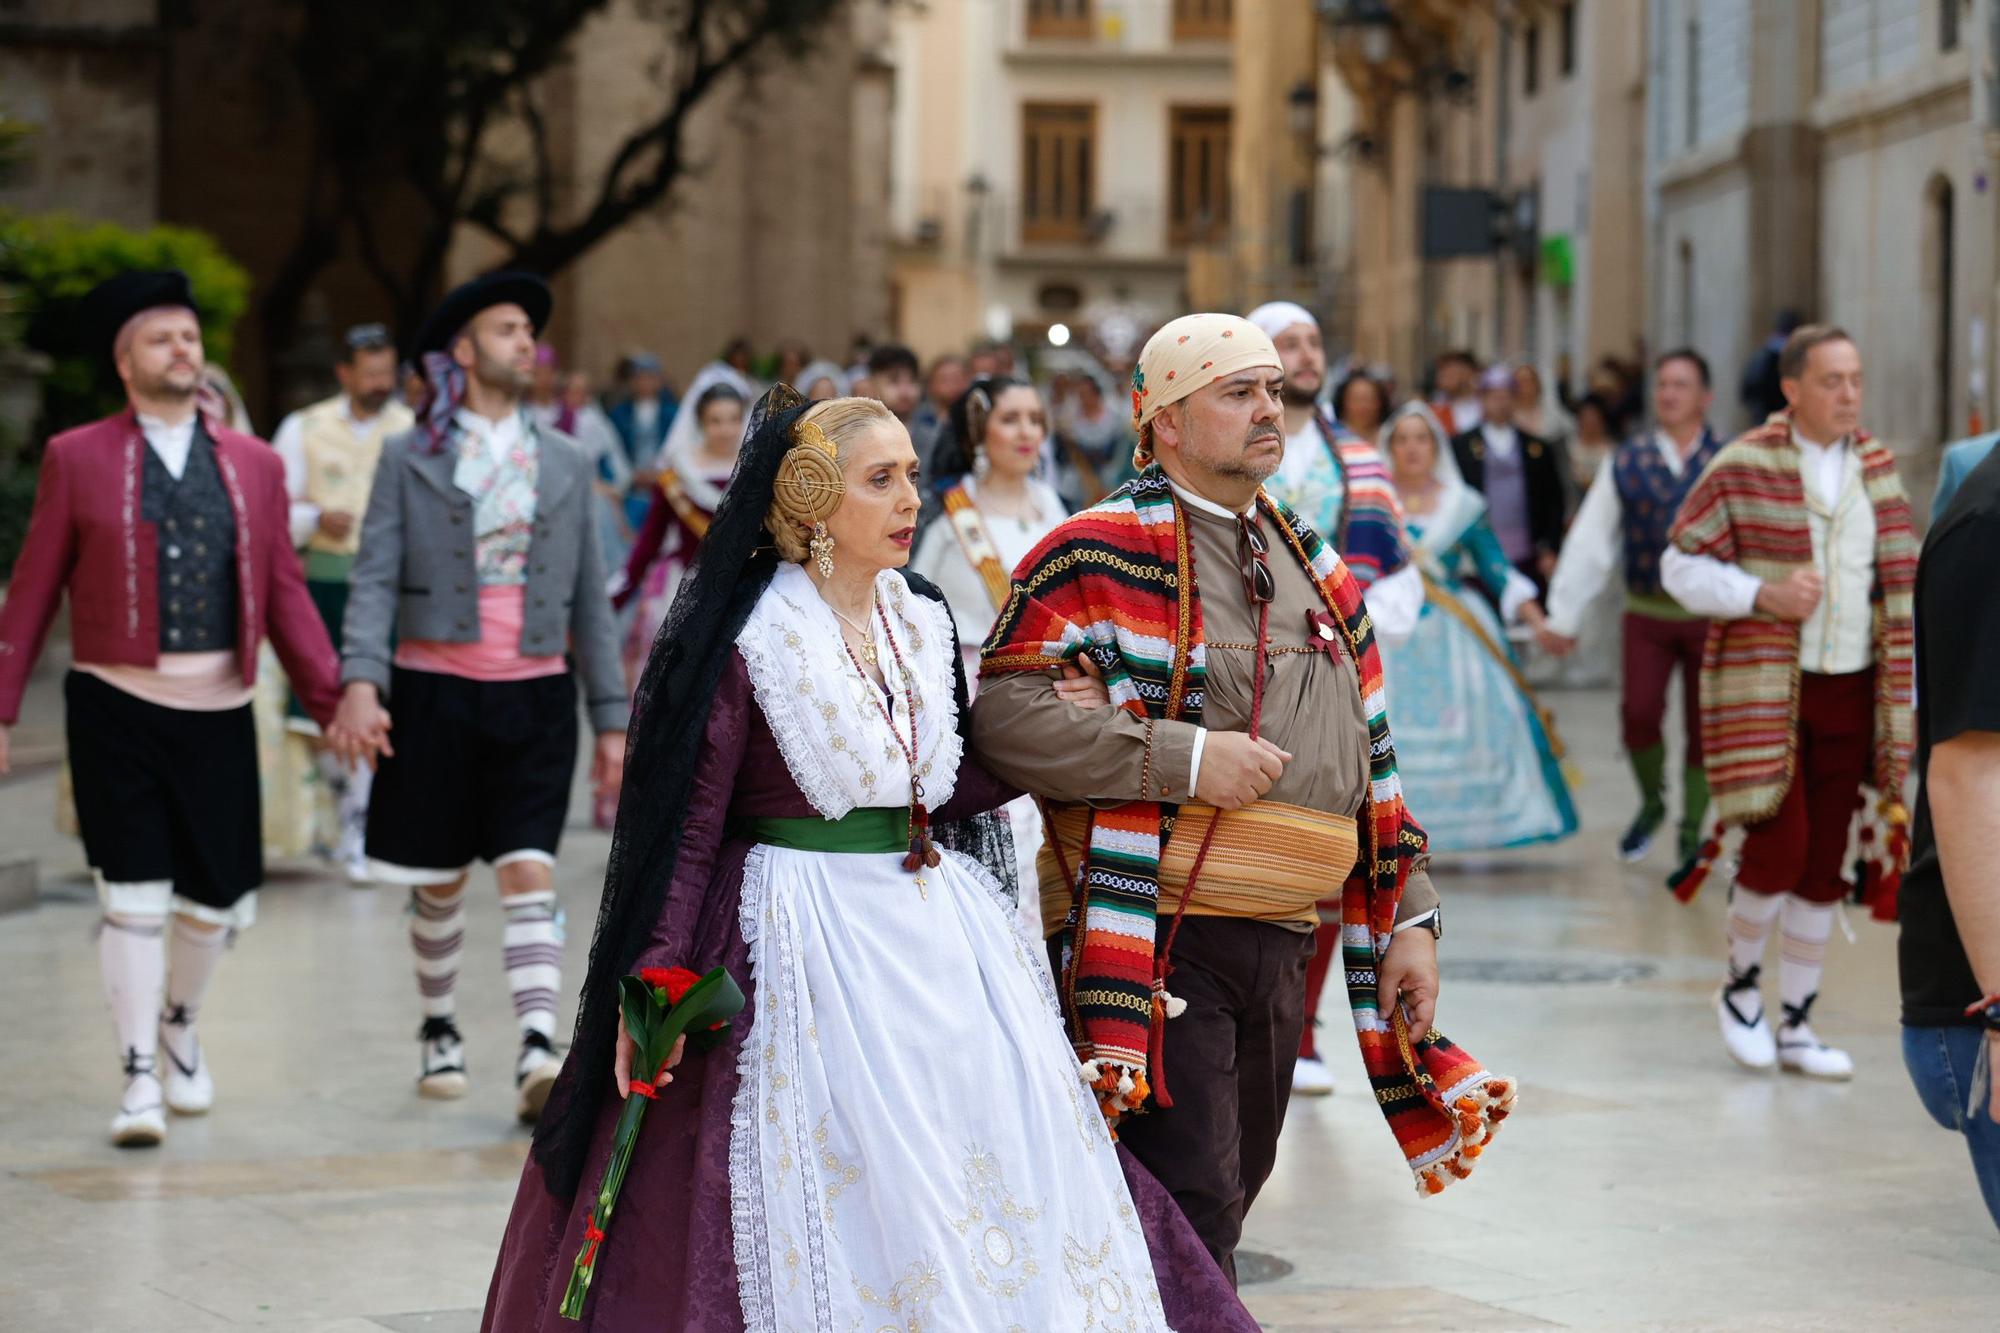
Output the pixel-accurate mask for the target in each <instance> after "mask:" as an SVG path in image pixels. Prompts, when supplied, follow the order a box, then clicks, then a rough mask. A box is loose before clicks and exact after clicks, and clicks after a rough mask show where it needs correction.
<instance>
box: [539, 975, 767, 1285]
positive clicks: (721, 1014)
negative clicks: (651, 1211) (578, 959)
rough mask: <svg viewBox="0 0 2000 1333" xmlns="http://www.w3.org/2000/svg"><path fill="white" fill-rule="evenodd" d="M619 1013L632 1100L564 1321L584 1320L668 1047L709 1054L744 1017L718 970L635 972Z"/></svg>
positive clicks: (736, 990)
mask: <svg viewBox="0 0 2000 1333" xmlns="http://www.w3.org/2000/svg"><path fill="white" fill-rule="evenodd" d="M618 1001H619V1007H620V1008H621V1009H622V1010H623V1011H624V1017H625V1031H626V1033H627V1034H629V1035H630V1036H631V1038H632V1044H633V1045H634V1046H635V1047H636V1048H637V1049H636V1050H635V1051H634V1053H633V1057H632V1081H631V1089H632V1090H631V1095H630V1096H628V1097H626V1099H625V1109H624V1110H623V1111H621V1112H619V1115H618V1128H617V1130H616V1132H615V1133H613V1134H612V1136H611V1160H610V1162H608V1163H607V1164H606V1165H605V1168H604V1182H603V1183H602V1184H600V1185H599V1186H598V1187H597V1200H596V1202H595V1203H593V1204H592V1205H591V1208H590V1216H589V1218H588V1219H586V1220H585V1222H584V1225H583V1249H582V1250H581V1251H579V1252H578V1254H577V1256H576V1265H575V1267H573V1268H572V1269H571V1270H570V1275H569V1286H568V1288H567V1289H565V1290H564V1292H563V1299H562V1308H561V1313H562V1317H563V1318H565V1319H581V1318H583V1302H584V1298H585V1297H586V1296H588V1295H589V1294H590V1280H591V1278H592V1277H593V1276H595V1274H596V1272H597V1249H598V1246H599V1245H601V1244H603V1242H604V1231H605V1228H606V1227H608V1226H610V1225H611V1210H612V1208H614V1207H615V1206H616V1205H617V1203H618V1190H619V1187H620V1186H622V1185H623V1184H624V1183H625V1171H626V1168H628V1167H630V1166H631V1165H632V1145H633V1144H634V1143H636V1142H638V1139H639V1122H640V1121H642V1120H644V1119H645V1118H646V1107H647V1106H648V1105H649V1104H651V1102H652V1100H653V1099H654V1098H655V1097H657V1096H658V1095H659V1090H658V1089H657V1088H655V1087H654V1084H656V1083H657V1082H659V1078H660V1074H661V1072H662V1071H663V1070H664V1069H665V1067H666V1063H667V1057H668V1056H670V1055H672V1054H673V1050H674V1043H675V1042H677V1041H679V1040H680V1039H681V1038H682V1037H683V1036H686V1037H687V1039H688V1040H689V1042H691V1043H692V1044H693V1045H694V1047H695V1049H696V1050H701V1051H707V1050H713V1049H714V1048H715V1047H717V1046H719V1045H721V1044H722V1043H723V1042H724V1041H725V1040H727V1038H728V1036H729V1020H730V1019H732V1018H734V1017H735V1016H736V1015H737V1014H739V1013H741V1012H743V1004H744V1000H743V988H742V987H740V986H738V985H737V984H736V979H735V978H734V977H732V976H730V975H729V973H728V972H726V971H724V970H723V969H722V968H719V967H718V968H715V969H714V970H713V971H711V972H708V973H707V974H705V975H704V974H702V973H698V972H690V971H689V970H688V969H686V968H684V967H648V968H641V969H640V971H639V974H638V975H637V976H630V977H621V978H619V982H618Z"/></svg>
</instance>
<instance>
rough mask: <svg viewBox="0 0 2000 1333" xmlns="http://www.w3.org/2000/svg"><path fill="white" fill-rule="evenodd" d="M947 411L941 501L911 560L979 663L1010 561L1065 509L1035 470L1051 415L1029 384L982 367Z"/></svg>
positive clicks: (940, 456) (1002, 599)
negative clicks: (982, 372) (946, 608)
mask: <svg viewBox="0 0 2000 1333" xmlns="http://www.w3.org/2000/svg"><path fill="white" fill-rule="evenodd" d="M949 420H950V425H949V429H947V430H946V432H945V434H944V437H943V438H942V439H941V440H939V442H938V452H937V455H936V462H935V469H936V475H937V477H938V479H939V480H938V489H939V491H940V493H941V496H942V500H943V509H942V511H941V512H940V513H939V515H938V519H937V521H936V522H934V523H932V524H931V525H930V526H929V527H928V528H926V529H924V532H923V535H922V536H921V537H920V538H919V539H918V541H917V550H916V554H915V555H914V556H912V557H911V559H910V568H911V569H913V570H915V571H916V572H917V573H919V574H921V575H923V576H924V577H925V578H927V579H929V580H930V581H931V582H932V583H935V584H937V586H938V588H939V590H940V591H942V592H943V593H944V599H945V603H946V605H948V606H950V607H951V616H952V619H953V620H954V621H955V622H956V623H957V625H958V641H959V643H960V644H961V645H962V646H963V649H964V652H965V660H966V665H967V667H968V668H970V669H972V670H974V671H975V672H976V670H977V668H978V663H979V648H980V645H981V644H983V643H985V642H986V635H987V632H988V631H989V630H991V629H992V628H993V621H994V619H995V618H996V617H997V616H998V615H999V614H1000V608H1001V607H1003V606H1005V605H1006V603H1007V593H1008V587H1009V580H1010V579H1012V577H1013V574H1014V566H1015V565H1017V564H1019V563H1020V561H1021V557H1022V556H1024V555H1026V554H1027V553H1028V552H1029V551H1031V550H1033V549H1034V547H1035V543H1037V542H1039V541H1040V540H1041V539H1042V538H1043V537H1045V536H1047V535H1048V534H1049V533H1050V532H1051V531H1052V530H1054V528H1055V526H1056V524H1058V523H1060V522H1062V521H1063V520H1064V519H1065V518H1068V517H1069V510H1068V509H1067V508H1066V507H1065V506H1064V505H1063V502H1062V499H1061V497H1060V496H1058V495H1057V494H1056V492H1055V489H1054V488H1053V487H1051V486H1049V485H1048V484H1047V483H1045V482H1043V481H1040V480H1038V479H1037V478H1036V476H1035V472H1036V470H1037V468H1038V467H1039V465H1040V463H1041V458H1042V441H1043V440H1045V439H1047V438H1048V415H1047V413H1045V412H1044V411H1043V410H1042V396H1041V394H1040V393H1038V392H1036V390H1035V386H1034V385H1032V384H1029V383H1027V382H1026V381H1024V380H1017V379H1012V378H1009V377H1007V376H1005V375H984V376H981V377H980V378H979V379H977V380H974V381H973V383H972V387H971V388H969V389H967V390H966V391H965V392H964V393H963V394H960V395H959V399H958V401H957V402H956V403H953V404H952V406H951V413H950V418H949Z"/></svg>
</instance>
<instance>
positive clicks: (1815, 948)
mask: <svg viewBox="0 0 2000 1333" xmlns="http://www.w3.org/2000/svg"><path fill="white" fill-rule="evenodd" d="M1833 912H1834V906H1833V904H1832V903H1809V902H1807V901H1806V900H1805V899H1803V898H1801V897H1799V896H1798V895H1796V894H1789V893H1788V894H1786V895H1785V920H1784V925H1783V927H1782V931H1783V933H1782V935H1781V937H1780V939H1779V944H1778V948H1779V955H1778V999H1779V1000H1780V1001H1781V1002H1782V1003H1783V1004H1784V1006H1785V1009H1786V1010H1787V1011H1788V1012H1797V1013H1799V1014H1801V1015H1803V1014H1804V1013H1806V1012H1807V1011H1809V1010H1810V1009H1811V1008H1812V1002H1813V997H1814V996H1816V995H1818V994H1819V977H1820V973H1821V971H1823V970H1824V968H1825V966H1826V941H1827V937H1828V936H1829V935H1831V934H1833Z"/></svg>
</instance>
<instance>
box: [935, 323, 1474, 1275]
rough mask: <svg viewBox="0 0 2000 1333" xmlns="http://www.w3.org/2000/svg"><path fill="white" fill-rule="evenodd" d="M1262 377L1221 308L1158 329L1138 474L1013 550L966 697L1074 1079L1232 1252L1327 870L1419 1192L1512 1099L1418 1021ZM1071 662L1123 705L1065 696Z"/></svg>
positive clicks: (1283, 1071)
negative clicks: (1018, 817) (1043, 809)
mask: <svg viewBox="0 0 2000 1333" xmlns="http://www.w3.org/2000/svg"><path fill="white" fill-rule="evenodd" d="M1282 383H1283V367H1282V363H1281V362H1280V360H1279V357H1278V353H1277V350H1276V349H1275V348H1274V347H1273V346H1272V345H1271V340H1270V339H1269V338H1268V337H1266V336H1265V334H1264V333H1263V331H1262V330H1261V329H1259V328H1258V327H1257V326H1256V325H1255V324H1252V323H1250V322H1249V321H1247V320H1243V319H1239V318H1237V317H1236V316H1234V315H1225V314H1199V315H1187V316H1183V317H1182V318H1180V319H1177V320H1174V321H1173V322H1172V323H1170V324H1168V325H1166V326H1165V327H1164V328H1162V329H1161V330H1160V331H1159V332H1158V333H1156V334H1154V335H1153V338H1152V340H1151V341H1150V342H1148V343H1147V344H1146V347H1145V350H1144V352H1143V353H1142V354H1141V356H1140V359H1139V364H1138V367H1137V369H1136V370H1135V372H1134V374H1133V396H1132V401H1133V424H1134V426H1135V427H1136V429H1137V431H1138V438H1139V443H1138V448H1137V451H1136V456H1135V462H1137V463H1138V464H1139V465H1140V466H1141V467H1142V468H1143V469H1144V470H1143V471H1142V472H1141V473H1140V475H1139V477H1138V478H1137V479H1136V480H1134V481H1133V482H1131V483H1130V484H1129V485H1127V486H1126V487H1125V488H1123V489H1122V490H1120V491H1119V492H1117V493H1116V494H1114V495H1112V496H1110V497H1108V498H1107V499H1105V500H1104V501H1102V502H1100V503H1099V504H1097V505H1096V506H1094V507H1092V508H1090V509H1087V510H1085V511H1084V512H1083V513H1081V514H1078V515H1076V516H1074V517H1072V518H1070V519H1068V520H1067V521H1065V522H1064V523H1063V524H1061V525H1060V526H1059V527H1057V528H1056V529H1055V531H1054V532H1052V533H1051V534H1050V535H1049V536H1048V537H1047V538H1046V539H1044V541H1043V542H1042V543H1041V544H1040V545H1039V546H1037V547H1036V548H1035V550H1033V551H1032V552H1030V553H1029V555H1028V556H1027V558H1026V559H1025V560H1023V561H1022V563H1021V565H1020V567H1019V568H1018V569H1017V570H1016V571H1015V577H1014V580H1013V590H1012V594H1011V596H1010V597H1009V599H1008V602H1007V605H1006V607H1005V609H1004V610H1003V611H1002V613H1001V618H1000V621H999V623H998V624H997V625H996V626H995V628H994V631H993V635H992V637H991V638H990V639H989V640H988V642H987V645H986V650H985V654H984V658H983V662H982V665H981V670H980V675H981V679H982V682H983V684H982V687H981V690H980V693H979V697H978V702H977V705H976V706H975V709H974V714H973V736H974V741H975V744H976V745H977V747H978V749H979V751H980V754H981V756H982V758H983V759H984V761H985V762H986V763H987V765H988V766H989V767H990V768H991V769H992V770H993V771H994V772H995V773H997V774H999V775H1000V776H1002V777H1003V778H1005V779H1006V780H1008V781H1010V782H1013V783H1016V784H1018V785H1020V786H1023V787H1025V788H1026V789H1028V790H1029V791H1031V792H1034V793H1036V794H1037V795H1039V796H1041V797H1043V798H1045V800H1046V801H1048V802H1049V807H1048V808H1049V813H1050V826H1049V833H1050V837H1049V842H1048V844H1047V845H1046V846H1045V848H1044V851H1043V853H1042V856H1041V858H1040V861H1039V869H1040V878H1041V895H1042V905H1043V915H1042V921H1043V926H1044V928H1045V930H1046V932H1047V933H1048V935H1050V936H1051V937H1052V955H1053V959H1052V961H1054V962H1055V963H1056V964H1057V965H1058V968H1059V971H1060V975H1061V977H1062V986H1061V990H1062V995H1063V1004H1064V1009H1065V1018H1066V1020H1067V1022H1068V1024H1069V1027H1070V1035H1071V1040H1072V1042H1073V1043H1074V1045H1075V1048H1076V1051H1077V1055H1078V1058H1079V1059H1080V1060H1081V1061H1082V1064H1083V1072H1084V1076H1085V1077H1086V1078H1088V1079H1090V1080H1091V1082H1092V1085H1093V1087H1094V1088H1095V1089H1096V1091H1097V1094H1098V1098H1099V1102H1100V1105H1101V1106H1102V1107H1103V1109H1104V1112H1105V1114H1106V1115H1107V1117H1109V1118H1110V1119H1111V1120H1112V1121H1113V1123H1114V1124H1116V1125H1117V1126H1118V1128H1119V1131H1120V1134H1121V1136H1122V1138H1123V1141H1124V1143H1125V1144H1126V1146H1127V1147H1128V1148H1130V1149H1131V1151H1132V1152H1133V1153H1134V1154H1136V1155H1137V1156H1138V1158H1139V1159H1140V1160H1141V1161H1142V1162H1143V1163H1145V1165H1146V1167H1147V1168H1148V1169H1149V1170H1151V1171H1152V1172H1153V1173H1154V1174H1155V1175H1157V1176H1158V1177H1159V1179H1160V1181H1161V1183H1163V1184H1165V1185H1166V1186H1167V1188H1168V1189H1169V1190H1170V1191H1172V1193H1173V1194H1174V1197H1175V1198H1176V1200H1177V1201H1178V1202H1179V1203H1180V1206H1181V1208H1182V1210H1183V1211H1184V1212H1185V1213H1186V1214H1187V1217H1188V1220H1189V1221H1190V1222H1191V1223H1192V1224H1193V1226H1194V1228H1195V1230H1196V1232H1197V1233H1199V1234H1200V1236H1201V1237H1202V1239H1203V1241H1204V1243H1205V1244H1206V1245H1207V1246H1208V1248H1209V1250H1210V1251H1211V1252H1212V1253H1213V1254H1214V1255H1215V1257H1216V1259H1217V1260H1218V1262H1220V1263H1222V1264H1223V1266H1224V1268H1225V1269H1226V1270H1228V1271H1231V1272H1233V1271H1234V1258H1233V1256H1234V1252H1235V1249H1236V1244H1237V1240H1238V1238H1239V1236H1240V1235H1241V1234H1242V1227H1243V1217H1244V1214H1245V1212H1246V1211H1247V1210H1248V1208H1249V1206H1250V1205H1251V1203H1252V1202H1254V1200H1255V1199H1256V1197H1257V1192H1258V1190H1259V1189H1260V1188H1261V1187H1262V1185H1263V1183H1264V1180H1265V1178H1266V1177H1267V1176H1268V1175H1269V1174H1270V1171H1271V1166H1272V1163H1273V1161H1274V1158H1275V1152H1276V1147H1277V1139H1278V1132H1279V1129H1280V1128H1281V1127H1282V1125H1283V1124H1284V1117H1285V1108H1286V1104H1287V1101H1288V1099H1289V1097H1290V1093H1291V1085H1292V1066H1293V1062H1294V1060H1295V1058H1296V1055H1297V1051H1298V1046H1299V1036H1300V1030H1301V1027H1302V1024H1303V1022H1304V1018H1305V977H1306V968H1307V965H1308V964H1309V962H1310V961H1311V958H1312V954H1313V948H1314V944H1313V936H1314V930H1315V928H1316V927H1317V926H1318V924H1319V919H1320V913H1319V906H1318V904H1319V900H1320V899H1321V898H1322V897H1324V896H1325V895H1326V893H1327V891H1328V888H1329V884H1332V885H1340V884H1342V883H1343V881H1344V882H1345V889H1344V891H1343V906H1344V919H1345V922H1346V927H1347V932H1346V933H1347V939H1346V944H1347V962H1346V970H1347V976H1348V978H1349V987H1350V1000H1351V1002H1352V1003H1353V1006H1354V1012H1355V1024H1356V1031H1357V1033H1358V1035H1359V1038H1360V1042H1361V1045H1362V1049H1363V1058H1364V1061H1365V1063H1366V1064H1367V1066H1368V1069H1369V1075H1370V1081H1371V1084H1372V1086H1373V1088H1374V1091H1375V1094H1376V1097H1377V1099H1378V1100H1379V1101H1380V1103H1381V1105H1382V1107H1383V1109H1384V1112H1385V1113H1386V1114H1387V1115H1388V1116H1389V1117H1390V1120H1391V1124H1392V1127H1393V1128H1394V1130H1395V1132H1396V1134H1397V1136H1398V1138H1399V1139H1400V1140H1401V1142H1402V1146H1403V1148H1404V1151H1405V1154H1406V1156H1407V1158H1408V1160H1409V1162H1410V1164H1411V1166H1412V1169H1413V1170H1414V1171H1415V1172H1416V1173H1417V1177H1418V1184H1419V1188H1420V1189H1421V1190H1423V1191H1425V1192H1435V1191H1436V1190H1439V1189H1442V1188H1443V1187H1444V1185H1445V1184H1446V1183H1448V1182H1449V1181H1450V1180H1451V1179H1454V1178H1458V1177H1460V1176H1462V1175H1464V1174H1465V1172H1466V1170H1468V1169H1469V1166H1470V1159H1471V1158H1472V1157H1475V1156H1477V1155H1478V1147H1479V1145H1481V1144H1483V1143H1484V1142H1485V1140H1486V1139H1487V1138H1488V1137H1490V1134H1491V1131H1492V1126H1493V1124H1494V1122H1495V1121H1496V1120H1497V1119H1499V1118H1501V1117H1504V1115H1505V1114H1506V1111H1507V1109H1508V1107H1509V1106H1510V1105H1511V1103H1512V1098H1513V1086H1512V1083H1511V1081H1509V1080H1507V1079H1503V1078H1495V1077H1493V1076H1490V1075H1488V1074H1486V1073H1485V1072H1484V1071H1483V1070H1481V1069H1479V1067H1478V1066H1477V1065H1476V1064H1475V1063H1474V1062H1473V1061H1472V1060H1471V1059H1470V1058H1469V1057H1467V1056H1466V1055H1465V1053H1464V1052H1462V1051H1459V1050H1457V1049H1456V1048H1453V1047H1451V1046H1450V1045H1449V1043H1447V1042H1444V1041H1443V1040H1442V1039H1441V1038H1438V1037H1437V1034H1436V1033H1435V1032H1433V1031H1432V1029H1431V1016H1432V1012H1433V1010H1434V1008H1435V1005H1436V1001H1437V947H1436V929H1437V923H1438V912H1437V895H1436V893H1435V891H1434V890H1433V889H1432V887H1431V883H1430V878H1429V875H1428V873H1427V870H1426V865H1427V861H1428V855H1427V850H1426V847H1425V841H1424V835H1423V831H1422V829H1421V828H1420V827H1418V825H1417V823H1416V821H1415V820H1413V819H1410V818H1409V817H1408V816H1407V815H1406V813H1405V811H1404V809H1403V804H1402V797H1401V786H1400V784H1399V782H1398V781H1397V778H1396V773H1395V752H1394V746H1393V744H1392V742H1391V740H1390V736H1389V731H1388V724H1387V719H1386V716H1385V701H1384V691H1383V687H1382V678H1381V665H1380V658H1379V656H1378V654H1377V651H1376V647H1375V638H1374V632H1373V629H1372V627H1371V622H1370V620H1369V618H1368V611H1367V608H1366V607H1365V606H1364V605H1363V604H1362V600H1361V592H1360V587H1359V583H1358V581H1357V580H1356V579H1355V578H1354V577H1353V575H1352V574H1350V573H1349V572H1348V569H1347V567H1346V566H1345V565H1344V564H1342V563H1341V561H1340V558H1339V556H1338V555H1337V554H1336V553H1335V552H1334V551H1332V550H1331V549H1329V548H1328V547H1327V546H1326V545H1325V543H1324V542H1323V541H1322V540H1321V539H1320V536H1319V534H1318V533H1316V532H1315V531H1314V530H1313V529H1312V527H1311V525H1310V524H1308V523H1306V522H1305V521H1304V520H1302V519H1300V518H1299V517H1297V516H1296V515H1295V514H1293V513H1292V511H1290V510H1289V509H1287V508H1286V507H1285V506H1284V505H1283V504H1282V503H1280V502H1278V501H1277V500H1275V499H1273V498H1272V497H1271V496H1270V495H1269V494H1268V493H1266V492H1265V491H1264V490H1263V487H1262V483H1263V482H1264V480H1265V479H1266V478H1268V477H1270V476H1271V475H1272V474H1273V473H1274V472H1275V471H1276V470H1277V468H1278V465H1279V462H1280V460H1281V458H1282V456H1283V452H1284V431H1283V425H1282V422H1283V401H1282V398H1281V388H1282ZM1079 659H1082V660H1084V661H1086V662H1087V663H1088V664H1089V666H1088V669H1089V670H1090V671H1091V672H1092V674H1096V675H1100V676H1101V677H1102V678H1103V679H1104V681H1105V684H1106V686H1107V688H1108V689H1109V691H1110V696H1111V700H1112V702H1113V704H1114V705H1115V707H1114V708H1112V709H1108V710H1100V711H1098V712H1095V713H1093V712H1090V711H1087V710H1084V709H1080V708H1077V707H1074V706H1072V705H1070V704H1069V703H1067V702H1065V701H1064V700H1063V699H1062V698H1060V697H1059V696H1058V695H1057V693H1056V690H1055V681H1054V674H1055V672H1056V671H1057V670H1058V669H1059V668H1060V667H1062V666H1063V665H1065V664H1073V663H1076V662H1077V661H1078V660H1079ZM1378 982H1379V987H1378ZM1399 1034H1400V1035H1402V1036H1406V1037H1407V1038H1408V1039H1409V1041H1410V1045H1408V1046H1407V1047H1400V1048H1399V1046H1398V1037H1399ZM1439 1094H1443V1095H1444V1097H1445V1098H1446V1100H1445V1101H1442V1102H1440V1101H1439V1100H1437V1098H1438V1096H1439ZM1441 1106H1446V1107H1451V1108H1452V1109H1450V1110H1441V1109H1439V1108H1440V1107H1441ZM1142 1112H1143V1114H1142Z"/></svg>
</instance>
